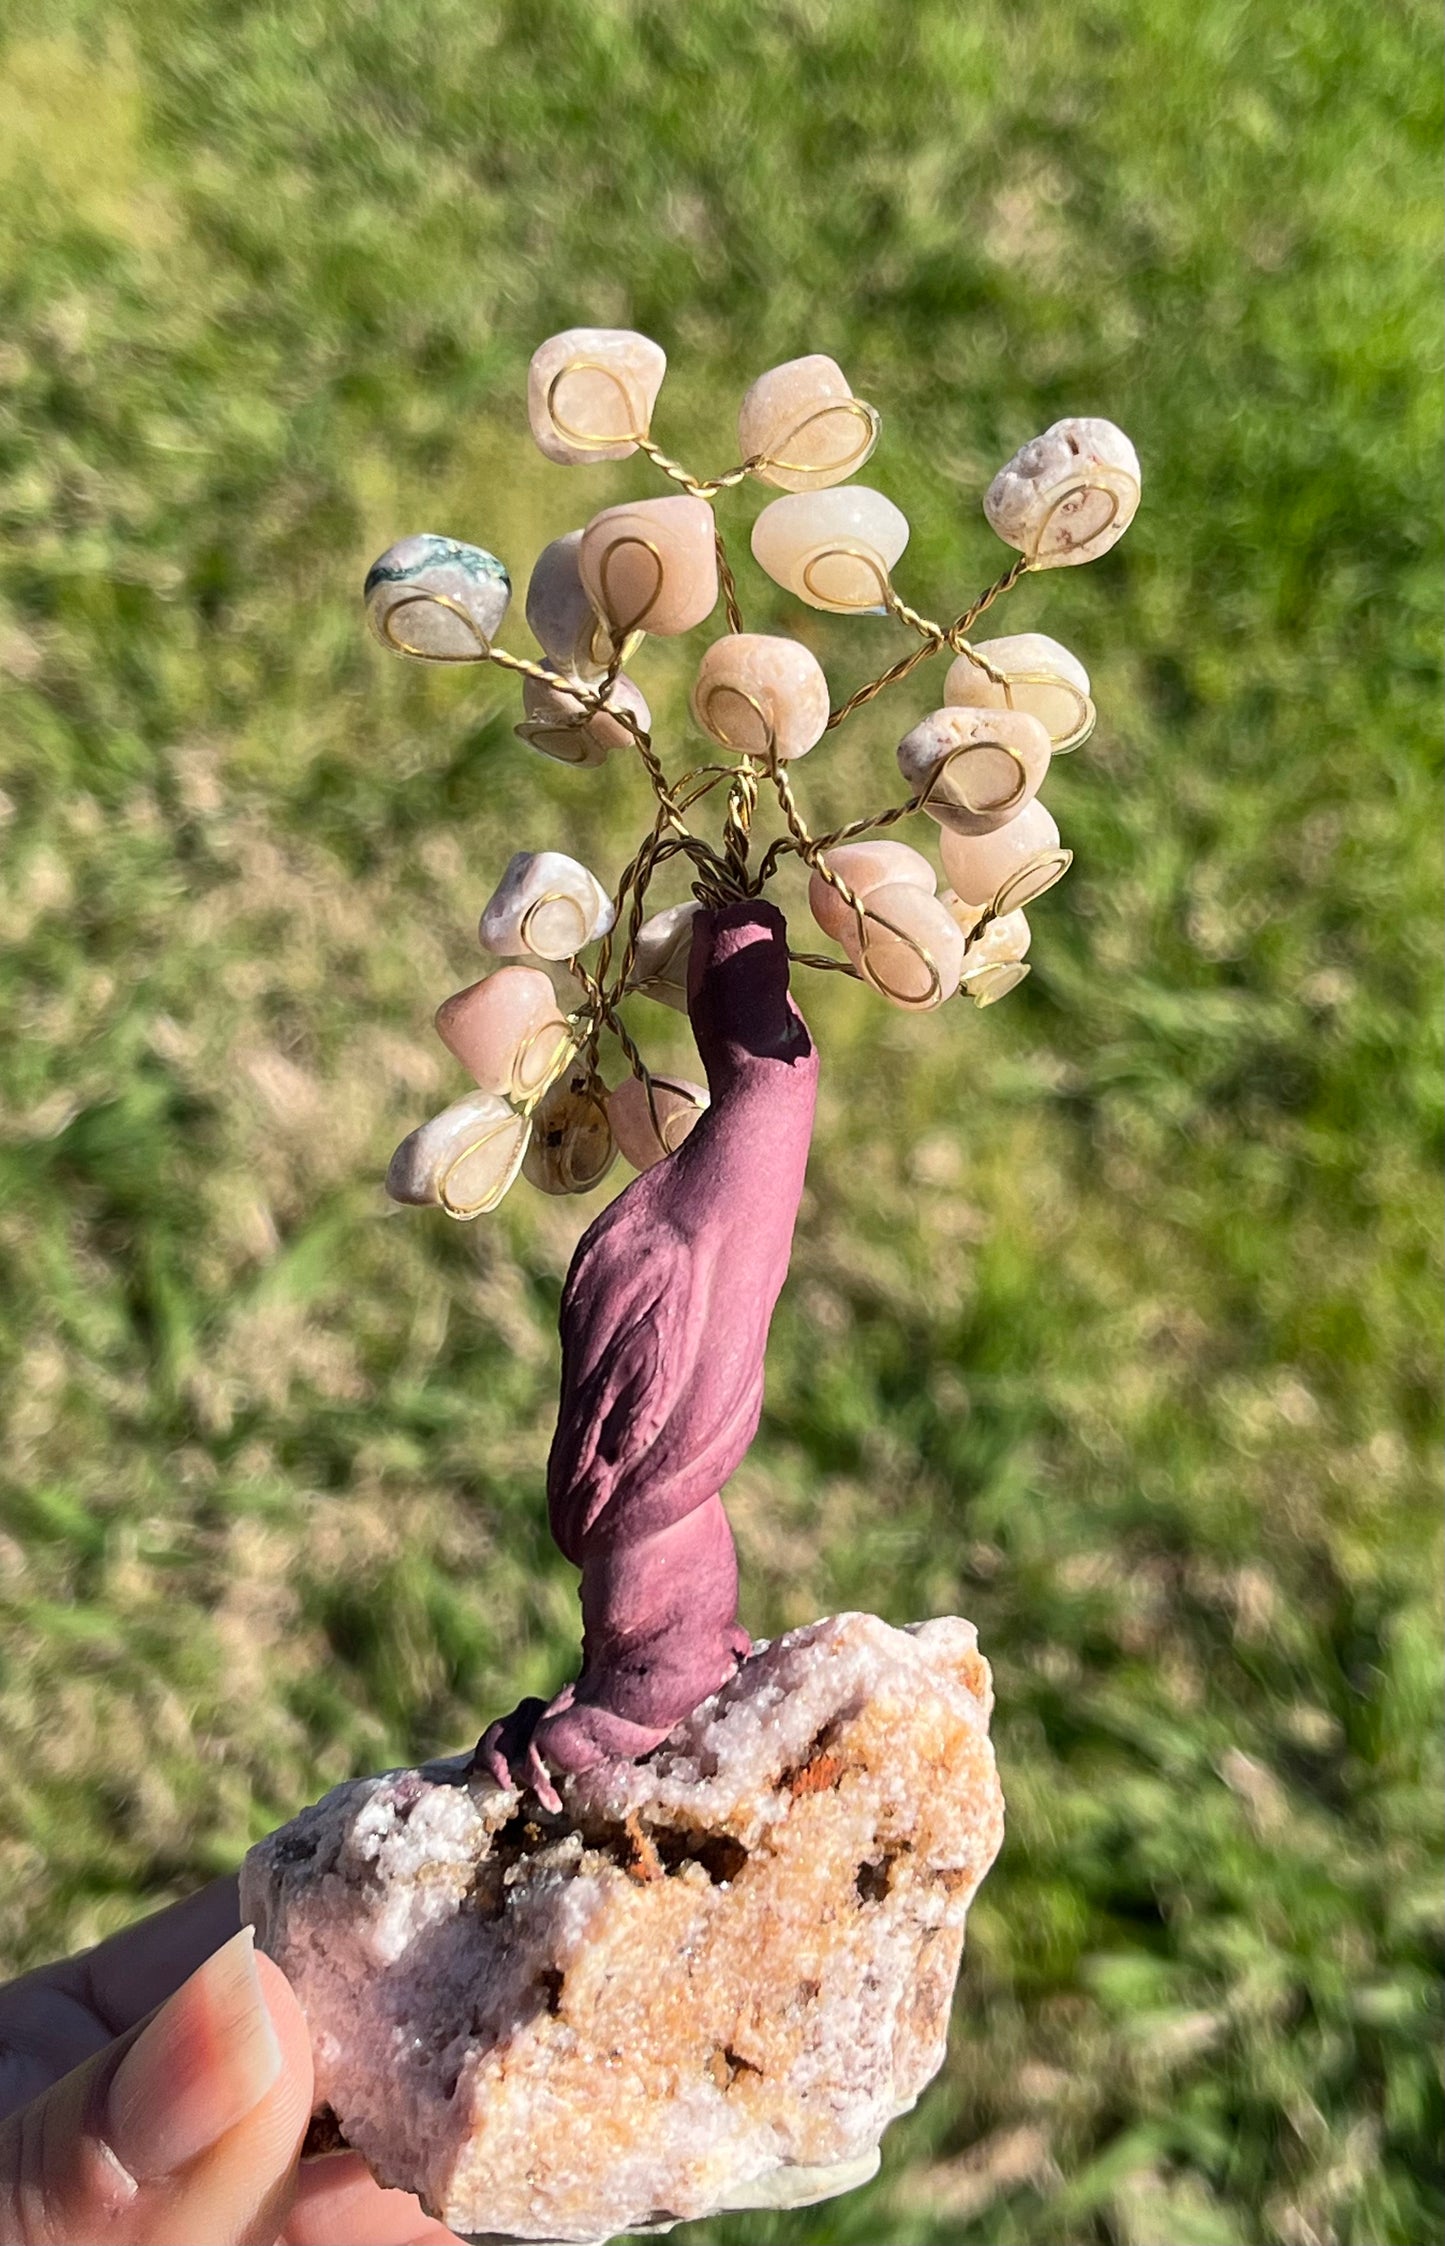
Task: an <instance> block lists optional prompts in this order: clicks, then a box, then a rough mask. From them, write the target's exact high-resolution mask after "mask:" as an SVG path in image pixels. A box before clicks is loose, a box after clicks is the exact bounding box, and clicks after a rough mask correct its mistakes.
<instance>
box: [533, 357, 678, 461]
mask: <svg viewBox="0 0 1445 2246" xmlns="http://www.w3.org/2000/svg"><path fill="white" fill-rule="evenodd" d="M666 372H667V353H666V352H665V351H664V350H663V348H662V346H661V344H660V343H653V342H652V341H650V340H649V338H648V337H647V336H645V335H638V334H637V333H636V332H635V331H634V330H633V329H632V328H567V329H565V330H564V331H563V333H562V334H561V335H549V336H548V338H547V340H546V342H545V343H543V344H540V345H539V346H538V348H537V350H536V351H534V352H533V354H532V364H531V366H530V368H529V369H528V372H527V418H528V419H529V420H530V422H531V424H532V434H533V436H534V437H535V438H536V440H537V442H538V444H539V445H540V446H541V448H542V450H543V452H545V454H546V455H547V458H548V459H549V460H555V461H557V462H559V463H560V465H561V466H563V467H577V466H585V465H586V464H587V463H588V462H589V461H593V460H626V459H627V457H628V455H629V454H630V453H633V452H635V451H636V450H637V440H638V438H639V437H645V436H646V435H647V434H648V431H649V430H650V428H651V426H652V409H653V407H654V406H655V405H656V403H657V393H658V391H659V390H660V389H661V388H662V378H663V376H664V374H666Z"/></svg>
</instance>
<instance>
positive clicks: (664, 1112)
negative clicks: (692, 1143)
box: [607, 1076, 708, 1170]
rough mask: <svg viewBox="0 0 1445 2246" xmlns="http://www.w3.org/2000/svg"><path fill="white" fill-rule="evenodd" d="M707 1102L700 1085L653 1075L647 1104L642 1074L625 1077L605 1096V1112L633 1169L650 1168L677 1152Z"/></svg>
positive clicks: (673, 1077)
mask: <svg viewBox="0 0 1445 2246" xmlns="http://www.w3.org/2000/svg"><path fill="white" fill-rule="evenodd" d="M707 1104H708V1101H707V1093H706V1092H705V1091H704V1090H703V1087H702V1086H701V1085H700V1084H689V1083H688V1082H687V1080H686V1079H685V1078H684V1077H680V1076H654V1077H653V1079H652V1101H651V1105H649V1104H648V1098H647V1087H646V1085H645V1084H644V1083H643V1081H642V1079H641V1077H640V1076H624V1078H623V1079H622V1082H621V1083H620V1084H619V1085H618V1087H617V1089H616V1091H615V1092H613V1093H611V1094H610V1096H609V1098H608V1101H607V1113H608V1116H609V1118H610V1120H611V1123H612V1129H613V1132H614V1133H615V1135H616V1139H617V1144H618V1146H619V1147H620V1149H621V1151H622V1153H623V1155H624V1156H625V1158H626V1159H627V1161H629V1162H630V1163H631V1164H632V1167H633V1169H634V1170H650V1169H651V1168H652V1167H653V1164H654V1163H657V1162H661V1161H662V1160H663V1158H664V1157H665V1156H666V1155H669V1154H675V1153H676V1152H677V1149H678V1148H679V1147H680V1146H681V1144H682V1142H683V1140H684V1139H685V1138H686V1137H687V1135H688V1133H689V1131H691V1130H692V1128H693V1126H694V1125H695V1124H696V1122H697V1120H698V1118H699V1116H700V1115H702V1114H703V1112H704V1110H705V1109H706V1107H707ZM654 1111H655V1112H656V1115H657V1122H656V1123H655V1124H654V1122H653V1120H652V1118H653V1113H654ZM659 1132H660V1133H661V1137H659V1136H658V1133H659Z"/></svg>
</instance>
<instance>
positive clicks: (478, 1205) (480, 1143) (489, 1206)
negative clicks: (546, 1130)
mask: <svg viewBox="0 0 1445 2246" xmlns="http://www.w3.org/2000/svg"><path fill="white" fill-rule="evenodd" d="M521 1121H522V1118H521V1117H520V1116H518V1115H516V1114H509V1115H507V1116H504V1117H503V1119H502V1121H501V1122H500V1123H494V1124H493V1125H492V1127H491V1129H490V1130H488V1131H483V1132H482V1134H481V1136H480V1138H476V1139H473V1140H472V1141H471V1143H470V1145H468V1146H464V1147H463V1148H462V1150H461V1152H460V1154H457V1155H454V1156H453V1158H452V1160H451V1161H450V1162H449V1163H448V1164H447V1166H446V1169H445V1170H444V1171H443V1173H442V1175H441V1177H440V1178H439V1179H438V1180H437V1199H438V1201H439V1202H440V1203H441V1206H442V1207H443V1208H444V1209H445V1210H446V1213H447V1215H448V1216H449V1217H456V1218H457V1219H458V1221H459V1222H462V1223H465V1222H466V1221H467V1220H468V1219H470V1218H472V1217H485V1216H489V1215H490V1214H491V1212H492V1210H493V1209H495V1208H496V1207H497V1205H498V1203H499V1202H500V1201H501V1200H502V1198H503V1196H504V1195H505V1194H506V1192H507V1190H508V1188H509V1187H510V1186H511V1184H512V1183H513V1180H514V1179H515V1178H516V1175H517V1172H518V1170H520V1168H521V1167H522V1162H523V1158H524V1157H525V1155H526V1152H527V1141H528V1138H529V1136H530V1134H529V1133H528V1132H527V1131H526V1130H522V1131H519V1132H518V1134H517V1152H516V1157H515V1159H514V1160H513V1161H511V1162H509V1163H508V1165H507V1167H506V1168H505V1169H504V1170H503V1171H502V1172H501V1174H500V1176H499V1177H498V1178H497V1180H496V1183H495V1184H494V1185H493V1186H492V1188H491V1191H490V1192H489V1193H484V1194H483V1195H482V1198H481V1199H480V1201H472V1202H464V1201H454V1200H453V1199H452V1196H451V1181H452V1179H453V1178H454V1177H455V1176H456V1174H457V1172H458V1170H459V1169H460V1168H461V1166H462V1164H463V1163H464V1162H469V1161H470V1160H471V1158H472V1156H473V1155H474V1154H480V1153H481V1152H482V1150H483V1148H484V1147H488V1146H490V1145H491V1144H492V1142H493V1141H494V1140H495V1139H498V1138H500V1137H501V1135H502V1133H503V1132H504V1131H510V1130H511V1129H513V1127H514V1126H515V1125H516V1124H517V1123H519V1122H521Z"/></svg>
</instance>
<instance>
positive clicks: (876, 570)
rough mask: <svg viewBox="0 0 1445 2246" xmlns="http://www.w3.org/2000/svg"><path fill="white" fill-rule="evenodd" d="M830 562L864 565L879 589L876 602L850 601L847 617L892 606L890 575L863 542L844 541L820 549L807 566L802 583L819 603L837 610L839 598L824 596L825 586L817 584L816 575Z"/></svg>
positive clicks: (811, 557) (846, 610)
mask: <svg viewBox="0 0 1445 2246" xmlns="http://www.w3.org/2000/svg"><path fill="white" fill-rule="evenodd" d="M830 561H858V562H862V564H863V566H864V568H865V569H868V570H871V572H872V574H873V579H874V582H875V584H876V585H877V587H878V599H877V601H876V602H872V601H850V602H849V604H848V607H847V608H846V609H844V610H843V611H842V613H843V614H844V615H848V614H853V615H866V614H867V613H868V610H869V609H870V608H872V607H878V608H887V607H888V606H889V595H890V593H891V592H892V590H893V588H892V586H891V585H890V584H889V582H888V572H887V571H886V570H885V569H884V567H883V565H882V563H881V562H880V561H879V559H878V556H877V555H876V554H875V553H874V552H873V549H872V548H871V547H870V546H865V545H863V544H862V543H861V541H860V540H857V539H851V538H842V539H839V540H838V541H837V543H836V544H835V545H832V546H822V547H820V548H819V549H818V550H817V551H816V552H815V553H811V554H809V556H808V558H807V560H806V561H805V562H804V564H803V570H802V577H803V583H804V584H805V585H806V586H807V588H808V591H809V592H810V593H811V594H812V595H813V597H814V598H815V599H816V600H820V601H822V602H824V603H825V604H826V605H827V606H828V607H830V608H831V607H833V606H834V603H835V600H836V597H837V596H836V595H835V594H833V593H828V592H825V591H824V590H823V588H822V586H821V585H819V584H818V583H817V582H816V573H817V571H818V570H820V569H821V568H822V567H823V566H824V564H825V563H827V562H830Z"/></svg>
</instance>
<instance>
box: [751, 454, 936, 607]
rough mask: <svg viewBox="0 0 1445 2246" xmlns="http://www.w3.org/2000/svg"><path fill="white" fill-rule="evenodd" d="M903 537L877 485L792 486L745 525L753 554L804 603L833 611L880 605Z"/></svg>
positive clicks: (903, 525) (898, 516) (899, 518)
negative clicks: (749, 526)
mask: <svg viewBox="0 0 1445 2246" xmlns="http://www.w3.org/2000/svg"><path fill="white" fill-rule="evenodd" d="M907 544H908V518H907V516H906V515H905V514H903V513H902V511H901V510H900V509H899V508H897V507H895V506H894V504H893V502H892V500H891V499H885V498H884V496H883V494H882V492H881V491H870V490H869V489H868V488H867V486H866V485H864V484H853V485H851V486H850V487H849V488H848V489H847V490H846V491H844V490H841V489H840V490H837V491H800V492H795V493H793V494H792V495H791V496H790V497H789V498H787V499H774V500H773V501H772V502H771V504H770V505H768V506H766V507H764V509H763V511H762V513H761V514H760V515H759V517H758V519H757V521H756V522H755V523H754V524H753V559H754V560H755V561H756V562H757V564H758V566H759V568H761V569H765V570H766V571H767V573H768V575H769V577H771V578H772V579H773V581H774V583H775V584H778V585H782V586H783V587H785V589H786V590H787V591H788V592H790V593H795V594H796V595H797V597H798V599H799V600H803V601H807V603H808V604H809V606H810V607H811V608H827V609H833V610H835V611H837V612H838V613H839V614H841V615H850V614H858V613H860V612H862V611H864V610H868V609H881V608H884V607H886V605H887V592H888V577H889V572H890V570H891V569H892V568H893V565H894V563H895V562H896V561H897V559H898V557H899V555H900V554H901V553H902V551H903V549H904V547H905V546H906V545H907Z"/></svg>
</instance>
